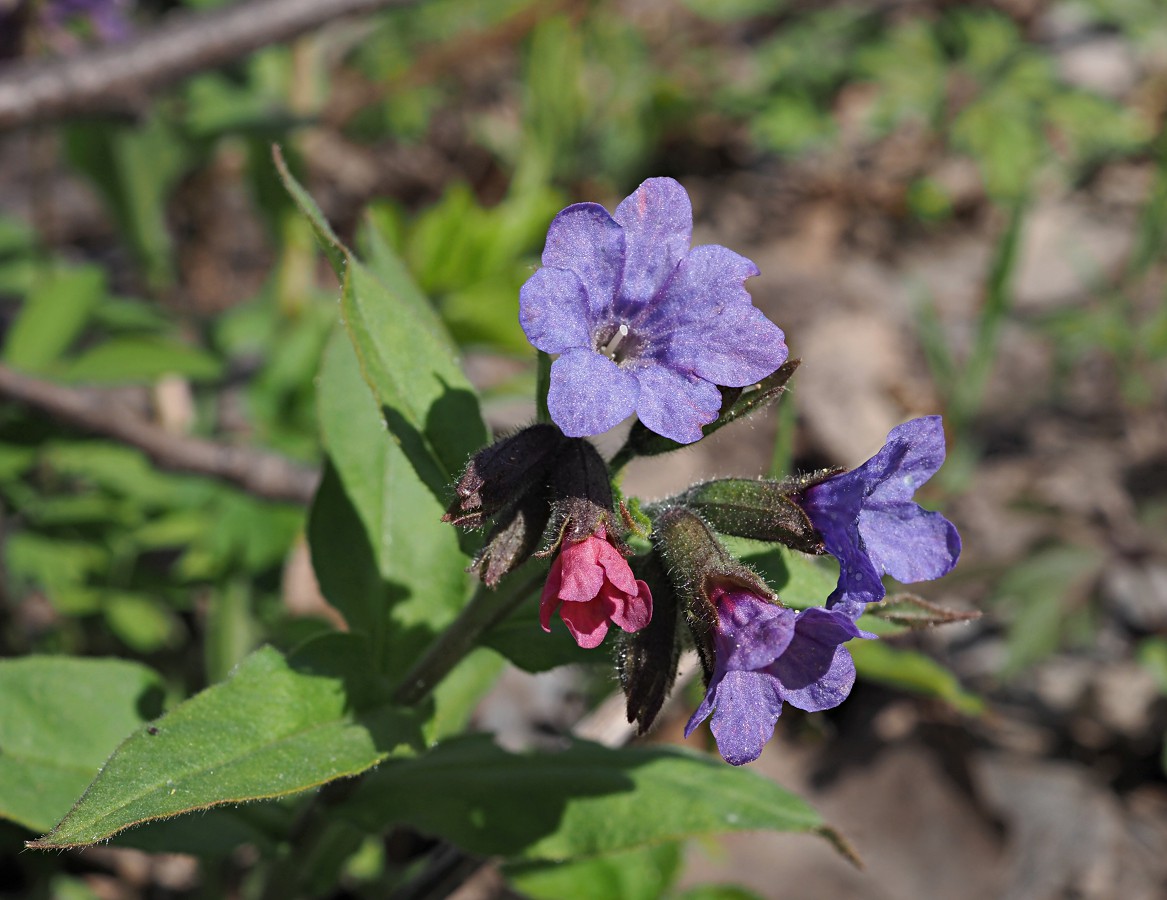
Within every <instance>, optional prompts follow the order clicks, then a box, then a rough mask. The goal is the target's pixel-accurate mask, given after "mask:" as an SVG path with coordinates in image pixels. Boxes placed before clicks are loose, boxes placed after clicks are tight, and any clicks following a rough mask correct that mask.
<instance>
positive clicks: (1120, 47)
mask: <svg viewBox="0 0 1167 900" xmlns="http://www.w3.org/2000/svg"><path fill="white" fill-rule="evenodd" d="M1057 66H1058V75H1059V76H1060V77H1061V79H1062V80H1063V81H1065V82H1066V83H1067V84H1069V85H1072V86H1073V87H1076V88H1081V89H1082V90H1085V91H1093V92H1094V93H1097V94H1102V95H1103V96H1104V97H1110V98H1111V99H1113V100H1117V99H1119V98H1121V97H1123V96H1125V95H1126V94H1127V93H1128V92H1129V91H1130V90H1131V88H1133V87H1134V86H1135V84H1136V83H1137V82H1138V79H1139V67H1138V63H1137V61H1136V60H1135V55H1134V48H1133V47H1132V46H1131V44H1130V42H1129V41H1127V40H1125V39H1124V38H1122V37H1120V36H1119V35H1097V36H1092V37H1091V38H1090V40H1087V41H1085V42H1083V43H1075V44H1071V45H1070V46H1068V47H1066V48H1065V49H1063V50H1061V51H1060V52H1059V53H1058V54H1057Z"/></svg>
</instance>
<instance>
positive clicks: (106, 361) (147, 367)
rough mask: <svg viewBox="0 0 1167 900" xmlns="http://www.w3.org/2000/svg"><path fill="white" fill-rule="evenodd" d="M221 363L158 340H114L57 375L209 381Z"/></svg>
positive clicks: (87, 378)
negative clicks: (166, 376) (164, 376)
mask: <svg viewBox="0 0 1167 900" xmlns="http://www.w3.org/2000/svg"><path fill="white" fill-rule="evenodd" d="M222 368H223V367H222V363H220V362H219V360H217V359H216V358H215V357H213V356H211V355H210V354H209V353H206V352H204V351H202V350H199V349H197V348H195V347H191V346H189V345H187V344H182V343H179V342H178V341H173V340H167V339H165V338H160V337H149V336H141V337H118V338H110V339H109V340H107V341H105V342H103V343H101V344H98V345H97V346H96V347H94V348H92V349H91V350H87V351H85V352H84V353H82V354H81V355H80V356H78V357H77V358H76V359H74V360H73V361H72V362H70V363H69V364H68V365H67V366H65V367H64V368H63V369H61V370H60V372H59V377H60V378H61V379H62V380H63V381H95V382H137V381H152V380H154V379H156V378H160V377H162V376H163V375H183V376H185V377H187V378H191V379H194V380H196V381H210V380H213V379H215V378H218V377H219V375H220V374H221V373H222Z"/></svg>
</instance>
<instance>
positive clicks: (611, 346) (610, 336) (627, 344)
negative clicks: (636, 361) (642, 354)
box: [596, 322, 641, 365]
mask: <svg viewBox="0 0 1167 900" xmlns="http://www.w3.org/2000/svg"><path fill="white" fill-rule="evenodd" d="M640 345H641V341H640V339H639V338H638V337H637V336H636V335H635V334H632V332H631V329H629V327H628V323H627V322H621V323H620V324H619V325H617V324H615V323H612V324H609V325H607V326H605V327H604V328H602V329H600V331H599V332H598V333H597V334H596V349H597V350H598V351H599V352H600V353H602V354H604V356H606V357H608V359H610V360H612V362H614V363H616V365H620V363H622V362H625V361H626V360H629V359H632V358H633V357H635V356H637V355H638V354H639V351H640Z"/></svg>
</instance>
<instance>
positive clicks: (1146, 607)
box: [1102, 560, 1167, 632]
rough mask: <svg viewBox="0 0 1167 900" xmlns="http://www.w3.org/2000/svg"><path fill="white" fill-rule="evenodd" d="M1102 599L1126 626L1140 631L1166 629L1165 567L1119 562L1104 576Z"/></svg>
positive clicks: (1155, 562) (1152, 562)
mask: <svg viewBox="0 0 1167 900" xmlns="http://www.w3.org/2000/svg"><path fill="white" fill-rule="evenodd" d="M1102 596H1103V599H1104V600H1105V601H1106V602H1107V603H1108V604H1109V605H1110V606H1111V607H1112V608H1113V609H1114V610H1115V612H1117V613H1118V615H1119V616H1120V617H1121V618H1122V620H1123V621H1124V622H1126V623H1127V624H1128V625H1130V626H1132V627H1134V628H1137V629H1139V630H1140V631H1143V632H1157V631H1163V630H1165V629H1167V564H1164V563H1163V562H1161V561H1159V560H1142V561H1137V562H1126V561H1123V560H1118V561H1116V562H1114V563H1113V564H1112V565H1111V566H1110V567H1109V568H1108V569H1107V571H1106V573H1105V574H1104V575H1103V578H1102Z"/></svg>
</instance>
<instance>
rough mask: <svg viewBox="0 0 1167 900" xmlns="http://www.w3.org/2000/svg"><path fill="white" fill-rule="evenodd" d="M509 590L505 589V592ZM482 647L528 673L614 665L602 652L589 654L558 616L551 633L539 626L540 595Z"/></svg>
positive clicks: (491, 632) (493, 631) (516, 578)
mask: <svg viewBox="0 0 1167 900" xmlns="http://www.w3.org/2000/svg"><path fill="white" fill-rule="evenodd" d="M529 568H530V567H529V566H528V567H525V568H524V569H522V570H520V571H519V572H516V573H515V574H513V575H512V576H511V579H512V583H517V582H519V581H523V580H525V578H526V577H527V576H526V575H524V574H523V573H525V572H527V571H528V569H529ZM503 589H504V590H505V587H504V588H503ZM481 643H482V645H483V646H484V647H489V648H490V649H492V650H494V651H495V652H497V653H501V654H502V655H503V656H505V657H506V658H507V659H508V660H510V661H511V663H513V664H514V665H516V666H518V667H519V668H520V669H522V670H523V671H524V672H546V671H548V670H549V669H555V668H558V667H559V666H567V665H595V664H597V663H600V664H608V663H610V662H611V657H610V656H609V654H607V653H604V652H602V651H596V650H586V649H584V648H583V647H580V646H579V645H578V644H576V642H575V641H574V640H573V639H572V637H571V632H569V631H568V630H567V628H566V627H565V626H564V624H563V622H561V621H560V620H559V617H558V616H555V617H553V619H552V622H551V633H550V634H547V633H545V632H544V631H543V629H542V628H541V627H540V626H539V594H538V593H537V592H536V593H533V594H532V595H531V597H530V598H528V599H527V600H525V601H523V603H522V604H521V605H520V606H519V607H518V608H517V609H516V610H515V611H514V612H513V613H511V614H510V615H509V616H507V617H506V618H505V619H503V621H501V622H499V623H498V624H497V625H495V626H494V627H493V628H491V629H490V630H489V631H487V632H486V634H484V635H483V636H482V640H481Z"/></svg>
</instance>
